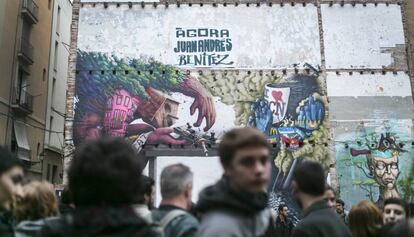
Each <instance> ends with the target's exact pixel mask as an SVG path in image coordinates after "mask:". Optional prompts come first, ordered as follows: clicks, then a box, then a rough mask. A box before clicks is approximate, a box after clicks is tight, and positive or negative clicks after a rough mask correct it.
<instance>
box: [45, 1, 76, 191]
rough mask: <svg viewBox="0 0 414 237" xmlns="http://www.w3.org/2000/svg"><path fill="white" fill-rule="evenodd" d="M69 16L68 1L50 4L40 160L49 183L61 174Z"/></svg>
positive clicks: (60, 176) (70, 8) (55, 182)
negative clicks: (43, 131) (42, 152)
mask: <svg viewBox="0 0 414 237" xmlns="http://www.w3.org/2000/svg"><path fill="white" fill-rule="evenodd" d="M71 19H72V3H71V1H69V0H55V1H54V5H53V22H52V31H51V44H50V64H49V72H50V73H49V78H48V80H49V86H48V99H47V108H46V128H47V131H46V133H45V146H44V151H45V153H44V161H43V170H44V172H43V179H46V180H48V181H49V182H51V183H53V184H57V183H61V182H62V175H63V170H62V168H63V127H64V120H65V118H64V117H65V105H66V84H67V80H66V78H67V71H68V55H69V44H70V25H71Z"/></svg>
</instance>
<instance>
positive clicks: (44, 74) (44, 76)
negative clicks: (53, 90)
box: [42, 68, 46, 81]
mask: <svg viewBox="0 0 414 237" xmlns="http://www.w3.org/2000/svg"><path fill="white" fill-rule="evenodd" d="M42 78H43V81H46V69H45V68H43V74H42Z"/></svg>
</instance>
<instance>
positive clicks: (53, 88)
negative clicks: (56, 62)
mask: <svg viewBox="0 0 414 237" xmlns="http://www.w3.org/2000/svg"><path fill="white" fill-rule="evenodd" d="M55 90H56V78H53V81H52V97H51V99H52V101H51V103H50V104H52V105H53V102H54V101H55Z"/></svg>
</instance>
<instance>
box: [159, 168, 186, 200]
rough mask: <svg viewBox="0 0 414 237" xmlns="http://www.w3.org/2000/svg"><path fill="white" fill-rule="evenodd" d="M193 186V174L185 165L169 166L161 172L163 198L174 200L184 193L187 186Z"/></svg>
mask: <svg viewBox="0 0 414 237" xmlns="http://www.w3.org/2000/svg"><path fill="white" fill-rule="evenodd" d="M192 184H193V172H191V170H190V168H188V166H185V165H183V164H174V165H169V166H167V167H165V168H164V169H163V171H162V172H161V196H162V198H163V199H168V198H174V197H177V196H178V195H180V194H181V193H183V192H184V191H185V189H186V187H187V185H192Z"/></svg>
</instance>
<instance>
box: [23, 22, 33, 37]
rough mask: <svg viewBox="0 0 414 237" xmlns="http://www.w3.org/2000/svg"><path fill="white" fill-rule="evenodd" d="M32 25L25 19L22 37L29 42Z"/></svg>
mask: <svg viewBox="0 0 414 237" xmlns="http://www.w3.org/2000/svg"><path fill="white" fill-rule="evenodd" d="M31 27H32V26H31V25H30V24H29V23H27V22H25V21H23V29H22V38H23V40H24V41H26V42H29V41H30V31H31Z"/></svg>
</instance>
